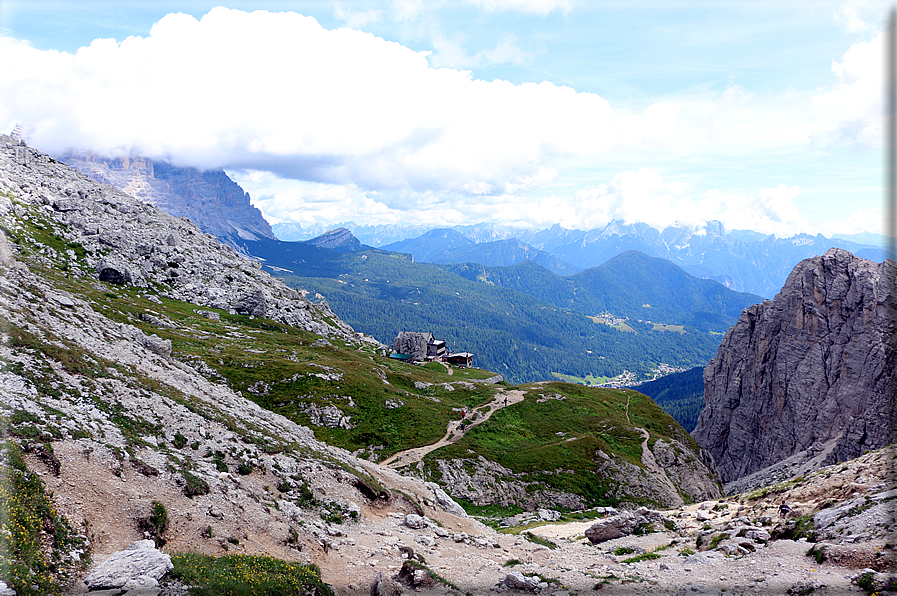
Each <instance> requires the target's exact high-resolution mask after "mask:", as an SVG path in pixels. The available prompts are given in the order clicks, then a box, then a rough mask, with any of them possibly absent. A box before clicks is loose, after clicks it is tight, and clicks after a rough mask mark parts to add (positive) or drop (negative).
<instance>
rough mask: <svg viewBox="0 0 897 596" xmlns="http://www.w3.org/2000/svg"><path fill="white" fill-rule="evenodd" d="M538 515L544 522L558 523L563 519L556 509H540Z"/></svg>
mask: <svg viewBox="0 0 897 596" xmlns="http://www.w3.org/2000/svg"><path fill="white" fill-rule="evenodd" d="M536 515H537V516H538V517H539V519H540V520H542V521H557V520H559V519H561V512H560V511H555V510H554V509H539V510H538V511H536Z"/></svg>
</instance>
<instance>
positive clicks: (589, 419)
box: [424, 382, 697, 507]
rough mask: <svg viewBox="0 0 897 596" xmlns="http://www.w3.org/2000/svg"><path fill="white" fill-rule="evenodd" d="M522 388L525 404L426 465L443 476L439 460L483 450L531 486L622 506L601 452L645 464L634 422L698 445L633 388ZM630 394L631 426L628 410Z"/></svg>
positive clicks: (500, 412) (500, 415)
mask: <svg viewBox="0 0 897 596" xmlns="http://www.w3.org/2000/svg"><path fill="white" fill-rule="evenodd" d="M522 389H524V390H526V391H527V396H526V398H525V399H524V401H523V402H520V403H517V404H513V405H511V406H509V407H507V408H503V409H501V410H498V411H496V412H495V413H494V414H493V415H492V417H491V418H490V419H489V420H487V421H486V422H484V423H482V424H480V425H479V426H476V427H474V428H473V429H471V430H469V431H468V432H467V433H465V434H464V436H463V437H461V438H460V439H459V440H458V441H456V442H455V443H453V444H451V445H448V446H446V447H444V448H442V449H439V450H437V451H434V452H432V453H430V454H428V455H427V456H426V457H425V458H424V463H425V466H426V468H427V470H429V473H430V474H432V475H433V476H432V478H433V479H436V480H438V478H437V477H436V473H437V472H436V470H437V465H436V460H452V459H454V460H463V461H468V462H470V461H472V460H476V458H477V457H478V456H482V457H484V458H486V459H487V460H491V461H495V462H497V463H499V464H501V465H502V466H504V467H505V468H508V469H510V470H511V471H512V472H514V473H515V474H517V475H520V476H517V477H516V479H521V476H522V479H523V480H524V481H525V482H527V483H530V484H531V486H532V487H533V488H532V490H538V489H539V488H540V487H541V488H542V489H544V490H553V491H556V490H559V491H564V492H569V493H573V494H577V495H581V496H582V497H583V500H584V502H585V504H586V507H596V506H608V505H616V504H618V502H619V500H620V497H619V496H618V495H619V494H620V492H619V491H620V487H619V486H618V485H617V484H616V483H614V482H612V481H611V480H610V479H609V478H607V477H605V476H603V475H602V474H600V473H596V470H597V469H599V468H600V467H601V464H602V462H603V461H604V460H603V459H601V458H600V456H599V455H598V451H599V450H600V451H601V452H603V453H605V454H607V455H609V456H611V457H619V458H622V459H624V460H625V461H627V462H629V463H631V464H632V465H635V466H638V467H641V466H642V463H641V454H642V447H641V442H642V435H641V433H640V432H638V431H636V430H635V428H633V426H641V427H643V428H646V429H648V431H649V433H650V435H651V439H653V440H656V439H657V438H658V437H668V438H675V439H677V440H679V441H680V442H682V443H684V444H685V445H686V446H688V447H691V448H692V449H694V450H695V451H697V445H696V444H695V443H694V440H693V439H692V438H691V437H690V436H689V435H688V433H686V432H685V431H684V429H682V427H681V426H679V424H678V423H676V421H675V420H673V419H672V417H670V416H669V415H668V414H666V413H665V412H664V411H663V410H661V409H660V408H659V407H658V406H657V405H656V404H655V403H654V402H653V401H652V400H651V399H650V398H648V397H647V396H644V395H642V394H640V393H638V392H636V391H632V390H626V392H625V393H624V392H623V391H621V390H617V389H596V388H588V387H583V386H581V385H572V384H567V383H560V382H551V383H545V384H541V385H524V386H522ZM627 394H628V395H629V396H630V405H629V416H630V418H631V420H632V424H631V425H630V424H629V423H628V422H627V420H626V413H625V409H626V400H627ZM540 395H542V396H561V397H563V399H543V398H542V397H540ZM508 480H509V481H510V480H512V478H508ZM627 499H629V500H633V499H637V497H634V496H628V497H627ZM642 504H645V505H649V506H654V505H655V504H653V503H648V502H646V501H643V503H642ZM546 505H547V503H546Z"/></svg>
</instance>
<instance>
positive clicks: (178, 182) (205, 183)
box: [60, 152, 274, 247]
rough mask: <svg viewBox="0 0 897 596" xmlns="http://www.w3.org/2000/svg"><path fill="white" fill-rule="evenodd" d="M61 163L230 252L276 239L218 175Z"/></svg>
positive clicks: (116, 163)
mask: <svg viewBox="0 0 897 596" xmlns="http://www.w3.org/2000/svg"><path fill="white" fill-rule="evenodd" d="M60 160H61V161H63V162H65V163H66V164H68V165H70V166H71V167H73V168H75V169H76V170H78V171H79V172H82V173H83V174H86V175H88V176H90V178H92V179H93V180H95V181H97V182H101V183H104V184H111V185H112V186H115V187H116V188H119V189H121V190H122V191H124V192H125V193H127V194H128V195H131V196H132V197H134V198H137V199H140V200H142V201H146V202H148V203H152V204H153V205H156V206H157V207H159V208H160V209H162V210H163V211H165V212H166V213H170V214H171V215H174V216H175V217H186V218H188V219H190V221H192V222H193V223H195V224H196V225H198V226H199V227H200V229H201V230H202V231H203V232H207V233H209V234H212V235H213V236H215V237H217V238H218V239H220V240H221V241H222V242H225V243H227V244H230V245H231V246H234V247H237V246H239V243H240V241H241V240H255V239H256V238H258V237H263V238H274V233H273V232H272V231H271V226H270V225H269V224H268V222H267V221H265V218H264V217H262V212H261V211H259V210H258V209H257V208H256V207H253V206H252V205H251V204H250V202H249V194H248V193H246V192H244V191H243V189H242V188H240V186H239V185H238V184H237V183H236V182H234V181H233V180H231V179H230V178H229V177H228V176H227V174H225V173H224V172H223V171H221V170H209V171H205V172H203V171H200V170H197V169H196V168H179V167H177V166H173V165H171V164H167V163H164V162H153V161H152V160H150V159H147V158H143V157H137V158H118V159H105V158H102V157H99V156H97V155H93V154H90V153H78V152H72V153H67V154H66V155H63V156H61V157H60Z"/></svg>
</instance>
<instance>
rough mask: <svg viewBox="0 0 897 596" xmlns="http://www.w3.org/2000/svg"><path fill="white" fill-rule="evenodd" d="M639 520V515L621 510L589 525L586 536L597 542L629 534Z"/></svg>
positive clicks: (590, 540) (593, 542) (594, 542)
mask: <svg viewBox="0 0 897 596" xmlns="http://www.w3.org/2000/svg"><path fill="white" fill-rule="evenodd" d="M641 520H642V517H641V516H636V515H635V514H634V513H632V512H631V511H623V512H621V513H620V514H618V515H615V516H613V517H609V518H607V519H604V520H601V521H599V522H598V523H596V524H595V525H593V526H592V527H590V528H589V529H588V530H586V538H588V539H589V542H591V543H592V544H598V543H599V542H606V541H608V540H613V539H614V538H621V537H623V536H629V535H630V534H632V532H633V530H635V528H636V526H638V524H639V522H640V521H641Z"/></svg>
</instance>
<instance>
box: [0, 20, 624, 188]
mask: <svg viewBox="0 0 897 596" xmlns="http://www.w3.org/2000/svg"><path fill="white" fill-rule="evenodd" d="M503 43H504V45H502V44H499V47H498V48H497V49H496V55H501V54H502V53H503V52H504V54H503V55H504V56H505V57H507V55H509V54H507V48H508V47H510V46H511V45H513V40H507V41H506V42H503ZM503 48H504V49H503ZM0 54H2V55H3V56H4V60H3V61H2V63H0V116H2V121H3V122H16V121H17V122H22V123H24V124H27V125H29V126H30V130H32V131H33V132H32V133H31V136H30V139H31V141H32V143H34V144H35V145H37V146H38V147H41V148H44V149H47V150H57V151H59V150H64V149H66V148H67V147H69V146H73V145H80V146H89V147H90V148H92V149H94V150H95V151H97V152H100V153H106V154H111V153H119V154H121V153H128V152H133V153H139V154H143V155H147V156H149V157H154V158H166V159H172V160H174V161H175V162H177V163H181V164H187V165H194V166H198V167H222V166H224V167H231V168H255V169H270V170H272V171H277V172H278V173H280V174H282V175H285V176H289V177H294V178H296V179H304V180H312V181H322V182H336V183H348V182H353V183H356V184H358V185H359V186H362V187H367V188H402V187H408V188H411V189H414V190H421V189H423V188H445V189H450V190H467V191H469V192H472V193H474V194H490V193H495V192H499V191H500V190H501V189H502V188H504V187H505V186H506V185H508V184H511V185H515V184H516V185H519V184H522V183H523V181H524V180H526V179H529V178H531V177H532V176H533V175H534V174H535V173H537V172H539V171H540V170H542V169H543V168H546V167H550V164H549V163H547V162H550V161H551V159H552V158H554V157H556V156H559V155H569V154H598V153H601V152H602V151H606V150H607V149H608V148H609V147H610V146H611V145H613V143H614V135H615V134H620V133H619V132H617V131H615V130H614V126H613V120H614V117H615V115H614V113H613V111H612V110H611V108H610V106H609V104H608V103H607V102H606V101H605V100H604V99H602V98H601V97H599V96H597V95H594V94H589V93H577V92H575V91H574V90H573V89H570V88H567V87H559V86H556V85H553V84H551V83H540V84H532V83H528V84H523V85H513V84H511V83H508V82H505V81H493V82H485V81H480V80H474V79H473V78H472V77H471V76H470V73H469V72H466V71H457V70H451V69H447V68H442V69H434V68H431V67H430V66H429V65H428V63H427V56H426V53H425V52H415V51H412V50H409V49H408V48H405V47H403V46H401V45H399V44H397V43H393V42H388V41H385V40H383V39H381V38H377V37H374V36H373V35H370V34H367V33H363V32H360V31H353V30H349V29H339V30H335V31H328V30H326V29H324V28H322V27H321V26H320V25H319V24H318V22H317V21H316V20H315V19H313V18H311V17H304V16H301V15H298V14H294V13H268V12H262V11H260V12H254V13H244V12H241V11H236V10H228V9H224V8H216V9H214V10H212V11H211V12H210V13H209V14H207V15H206V16H204V17H203V18H202V19H201V20H196V19H194V18H193V17H191V16H189V15H184V14H172V15H168V16H166V17H164V18H163V19H162V20H161V21H159V22H158V23H157V24H156V25H155V26H154V27H153V29H152V32H151V35H150V36H148V37H146V38H141V37H129V38H127V39H125V40H124V41H122V42H120V43H117V42H115V41H114V40H108V39H106V40H96V41H94V42H93V43H92V44H91V45H90V46H89V47H84V48H81V49H80V50H79V51H78V52H77V53H76V54H74V55H71V54H66V53H57V52H44V51H39V50H36V49H34V48H31V47H29V46H28V45H27V44H25V43H22V42H18V41H16V40H12V39H9V38H0Z"/></svg>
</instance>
